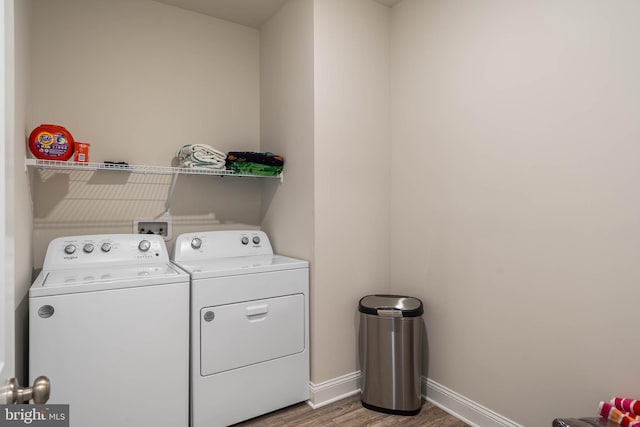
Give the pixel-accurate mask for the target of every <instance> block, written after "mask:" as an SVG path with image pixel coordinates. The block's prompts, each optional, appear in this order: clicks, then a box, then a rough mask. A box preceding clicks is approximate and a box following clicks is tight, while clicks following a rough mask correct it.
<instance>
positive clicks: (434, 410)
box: [235, 394, 468, 427]
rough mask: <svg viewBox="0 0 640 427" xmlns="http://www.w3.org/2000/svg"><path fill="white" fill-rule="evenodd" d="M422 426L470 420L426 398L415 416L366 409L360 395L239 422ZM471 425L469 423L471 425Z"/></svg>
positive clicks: (266, 426) (262, 426) (267, 426)
mask: <svg viewBox="0 0 640 427" xmlns="http://www.w3.org/2000/svg"><path fill="white" fill-rule="evenodd" d="M395 425H400V426H416V427H417V426H420V427H465V426H467V424H465V423H463V422H462V421H460V420H459V419H457V418H455V417H453V416H452V415H449V414H448V413H446V412H444V411H443V410H442V409H440V408H438V407H437V406H434V405H432V404H431V403H429V402H424V403H423V405H422V410H421V411H420V413H419V414H418V415H415V416H409V417H407V416H401V415H389V414H384V413H381V412H376V411H371V410H369V409H365V408H363V407H362V405H361V404H360V395H359V394H358V395H355V396H352V397H348V398H346V399H343V400H339V401H337V402H334V403H331V404H329V405H326V406H323V407H321V408H318V409H311V407H310V406H309V405H307V404H306V403H299V404H297V405H293V406H290V407H288V408H285V409H281V410H279V411H276V412H272V413H270V414H267V415H263V416H262V417H258V418H254V419H252V420H249V421H246V422H243V423H239V424H236V425H235V427H249V426H252V427H258V426H259V427H277V426H291V427H294V426H295V427H302V426H340V427H358V426H372V427H373V426H375V427H382V426H395ZM467 427H468V426H467Z"/></svg>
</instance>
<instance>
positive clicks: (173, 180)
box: [164, 172, 180, 215]
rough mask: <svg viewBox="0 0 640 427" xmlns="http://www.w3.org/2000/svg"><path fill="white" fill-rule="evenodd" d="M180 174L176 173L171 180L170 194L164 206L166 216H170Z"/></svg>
mask: <svg viewBox="0 0 640 427" xmlns="http://www.w3.org/2000/svg"><path fill="white" fill-rule="evenodd" d="M178 175H180V174H179V173H177V172H176V173H174V174H173V178H171V186H170V187H169V194H167V202H166V203H165V204H164V214H165V215H169V210H170V209H171V200H172V199H173V191H174V190H175V189H176V182H178Z"/></svg>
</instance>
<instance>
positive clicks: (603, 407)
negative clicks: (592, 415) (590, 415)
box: [598, 402, 640, 427]
mask: <svg viewBox="0 0 640 427" xmlns="http://www.w3.org/2000/svg"><path fill="white" fill-rule="evenodd" d="M598 410H599V413H600V416H601V417H604V418H607V419H608V420H611V421H613V422H614V423H616V424H619V425H621V426H622V427H640V421H636V419H635V418H631V417H628V416H626V415H625V413H624V412H622V411H620V410H619V409H618V408H616V407H615V406H613V405H612V404H610V403H608V402H600V405H598Z"/></svg>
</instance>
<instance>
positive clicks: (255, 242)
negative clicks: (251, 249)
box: [251, 236, 260, 245]
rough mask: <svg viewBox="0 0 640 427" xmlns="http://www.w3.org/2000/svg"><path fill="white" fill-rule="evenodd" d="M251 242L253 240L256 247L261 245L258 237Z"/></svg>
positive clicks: (254, 237)
mask: <svg viewBox="0 0 640 427" xmlns="http://www.w3.org/2000/svg"><path fill="white" fill-rule="evenodd" d="M251 240H253V243H254V244H255V245H259V244H260V237H258V236H253V239H251Z"/></svg>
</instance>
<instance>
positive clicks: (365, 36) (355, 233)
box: [311, 0, 390, 383]
mask: <svg viewBox="0 0 640 427" xmlns="http://www.w3.org/2000/svg"><path fill="white" fill-rule="evenodd" d="M389 24H390V15H389V9H388V8H386V7H384V6H382V5H380V4H377V3H374V2H372V1H370V0H351V1H344V0H322V1H315V2H314V34H315V45H314V60H315V64H314V84H315V91H314V95H315V96H314V102H315V121H314V124H315V128H314V129H315V130H314V132H315V138H314V141H315V145H314V164H315V179H314V194H315V264H314V266H313V267H314V270H313V278H314V292H313V295H312V296H313V300H312V301H311V304H312V312H311V315H312V323H313V325H314V327H313V333H312V335H311V340H312V351H313V353H312V354H313V357H314V359H313V369H312V381H313V382H314V383H318V382H320V381H326V380H329V379H333V378H336V377H339V376H342V375H345V374H350V373H352V372H354V371H355V370H356V369H358V366H357V348H356V344H357V304H358V300H359V298H360V297H362V296H364V295H366V294H370V293H374V292H378V291H384V290H386V289H388V287H389V279H390V275H389V272H390V267H389V241H390V238H389V196H390V195H389V190H390V180H389V178H390V152H389V144H390V126H389V109H390V105H389V100H390V99H389Z"/></svg>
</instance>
